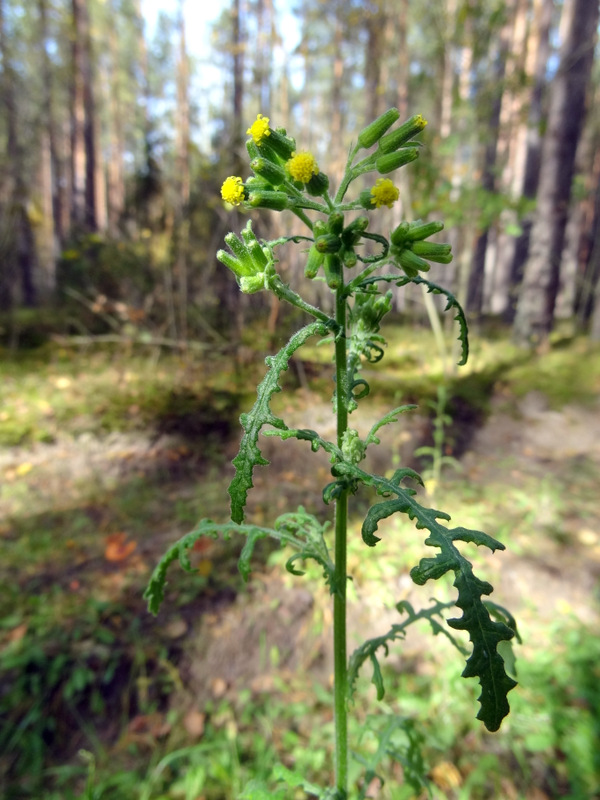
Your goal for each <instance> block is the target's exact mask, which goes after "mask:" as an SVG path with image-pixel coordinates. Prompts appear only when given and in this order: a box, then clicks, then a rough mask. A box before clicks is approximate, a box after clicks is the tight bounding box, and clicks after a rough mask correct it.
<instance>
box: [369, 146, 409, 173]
mask: <svg viewBox="0 0 600 800" xmlns="http://www.w3.org/2000/svg"><path fill="white" fill-rule="evenodd" d="M418 157H419V151H418V150H417V148H416V147H407V148H405V149H404V150H398V151H397V152H396V153H388V154H387V155H385V156H381V157H380V158H378V159H377V161H376V162H375V169H376V170H377V172H379V173H381V175H386V174H387V173H388V172H393V171H394V170H395V169H398V168H399V167H403V166H404V165H405V164H410V162H411V161H414V160H415V159H416V158H418Z"/></svg>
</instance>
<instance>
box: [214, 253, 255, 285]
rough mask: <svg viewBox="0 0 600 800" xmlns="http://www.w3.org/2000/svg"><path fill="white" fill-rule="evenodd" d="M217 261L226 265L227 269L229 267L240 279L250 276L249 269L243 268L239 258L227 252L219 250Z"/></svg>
mask: <svg viewBox="0 0 600 800" xmlns="http://www.w3.org/2000/svg"><path fill="white" fill-rule="evenodd" d="M217 260H218V261H220V262H221V264H225V266H226V267H229V269H230V270H231V271H232V272H233V274H234V275H235V276H236V278H238V279H240V278H242V277H244V276H246V275H248V274H249V270H248V269H247V267H244V266H242V264H241V263H240V262H239V261H238V260H237V258H234V257H233V256H232V255H231V253H228V252H227V251H226V250H217Z"/></svg>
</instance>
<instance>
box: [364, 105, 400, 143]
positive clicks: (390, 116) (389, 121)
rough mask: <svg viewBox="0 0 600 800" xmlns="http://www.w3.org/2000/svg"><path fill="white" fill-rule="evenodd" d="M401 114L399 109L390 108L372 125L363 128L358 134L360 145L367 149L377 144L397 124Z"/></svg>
mask: <svg viewBox="0 0 600 800" xmlns="http://www.w3.org/2000/svg"><path fill="white" fill-rule="evenodd" d="M399 116H400V112H399V111H398V109H397V108H389V109H388V110H387V111H385V112H384V113H383V114H382V115H381V116H380V117H377V119H376V120H373V122H371V124H370V125H367V127H366V128H363V129H362V131H361V132H360V133H359V134H358V143H359V145H360V146H361V147H364V148H365V149H366V148H367V147H371V145H374V144H375V142H378V141H379V140H380V139H381V137H382V136H383V134H384V133H385V132H386V131H387V129H388V128H389V127H390V126H391V125H393V124H394V122H396V120H397V119H398V117H399Z"/></svg>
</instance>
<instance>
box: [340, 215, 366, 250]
mask: <svg viewBox="0 0 600 800" xmlns="http://www.w3.org/2000/svg"><path fill="white" fill-rule="evenodd" d="M368 227H369V218H368V217H357V218H356V219H355V220H353V221H352V222H351V223H350V224H349V225H347V226H346V228H344V230H343V232H342V242H343V243H344V244H345V245H347V246H348V247H351V246H352V245H355V244H356V243H357V242H358V241H359V239H360V237H361V236H362V234H363V233H364V232H365V231H366V230H367V228H368Z"/></svg>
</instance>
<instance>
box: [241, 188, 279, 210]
mask: <svg viewBox="0 0 600 800" xmlns="http://www.w3.org/2000/svg"><path fill="white" fill-rule="evenodd" d="M248 205H250V206H252V208H270V209H272V210H273V211H283V210H284V209H285V208H287V207H288V196H287V194H286V193H285V192H269V191H260V190H259V191H257V192H250V194H249V195H248Z"/></svg>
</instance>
